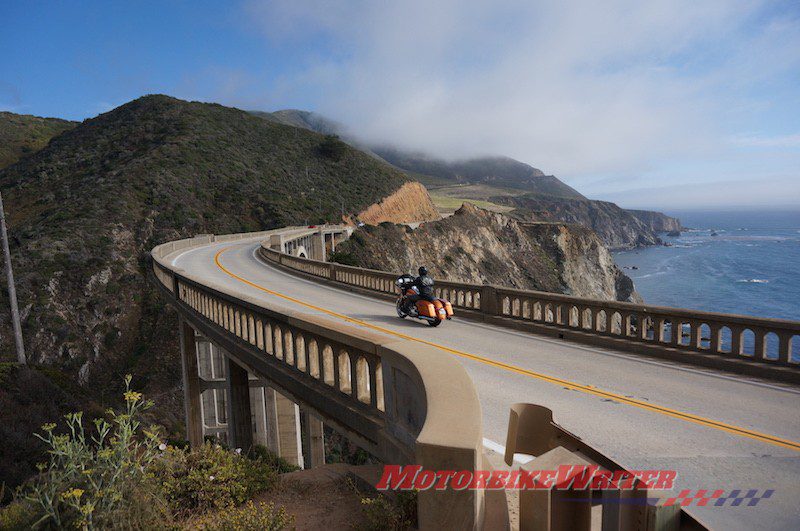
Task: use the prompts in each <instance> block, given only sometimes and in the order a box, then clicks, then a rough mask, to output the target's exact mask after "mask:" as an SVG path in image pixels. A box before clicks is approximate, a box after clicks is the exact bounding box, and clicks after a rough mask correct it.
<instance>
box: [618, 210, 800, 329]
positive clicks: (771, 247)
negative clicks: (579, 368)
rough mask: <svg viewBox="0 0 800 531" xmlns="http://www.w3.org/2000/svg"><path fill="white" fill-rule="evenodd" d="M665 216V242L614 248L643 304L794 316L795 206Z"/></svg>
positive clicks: (797, 314) (798, 269) (799, 268)
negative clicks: (678, 230)
mask: <svg viewBox="0 0 800 531" xmlns="http://www.w3.org/2000/svg"><path fill="white" fill-rule="evenodd" d="M669 214H670V215H673V216H676V217H679V218H680V219H681V222H682V224H683V225H684V227H691V230H689V231H686V232H684V233H682V234H681V236H680V237H675V238H672V237H669V236H666V235H662V238H663V239H664V240H665V241H666V242H667V243H669V244H671V247H663V246H658V247H649V248H646V249H637V250H633V251H624V252H619V253H615V259H616V261H617V263H618V264H619V266H620V267H622V268H624V269H625V273H626V274H627V275H628V276H630V277H631V278H632V279H633V281H634V283H635V284H636V289H637V290H638V291H639V293H640V294H641V295H642V297H643V298H644V300H645V302H646V303H649V304H656V305H659V306H674V307H679V308H690V309H697V310H706V311H712V312H724V313H736V314H744V315H754V316H759V317H774V318H783V319H792V320H798V321H800V210H799V211H794V212H786V211H782V212H755V211H738V212H696V211H685V212H670V213H669ZM712 234H716V236H713V235H712ZM633 267H637V268H638V269H632V268H633Z"/></svg>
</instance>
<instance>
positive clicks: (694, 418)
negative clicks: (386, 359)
mask: <svg viewBox="0 0 800 531" xmlns="http://www.w3.org/2000/svg"><path fill="white" fill-rule="evenodd" d="M230 248H231V247H225V248H224V249H222V250H220V251H219V252H218V253H217V254H216V255H214V263H215V264H216V265H217V267H218V268H219V269H220V270H222V272H223V273H225V274H226V275H228V276H230V277H232V278H235V279H236V280H239V281H241V282H243V283H245V284H247V285H248V286H251V287H253V288H256V289H257V290H260V291H263V292H264V293H268V294H270V295H273V296H275V297H279V298H281V299H283V300H286V301H289V302H292V303H295V304H299V305H300V306H304V307H306V308H308V309H310V310H315V311H318V312H322V313H324V314H327V315H330V316H331V317H336V318H337V319H341V320H343V321H347V322H349V323H353V324H356V325H359V326H363V327H366V328H370V329H372V330H377V331H379V332H383V333H384V334H389V335H392V336H395V337H400V338H403V339H407V340H409V341H416V342H417V343H422V344H425V345H429V346H431V347H434V348H437V349H439V350H442V351H444V352H449V353H450V354H454V355H456V356H459V357H462V358H466V359H470V360H473V361H477V362H479V363H483V364H485V365H490V366H492V367H497V368H500V369H504V370H507V371H510V372H515V373H517V374H522V375H524V376H528V377H530V378H536V379H537V380H542V381H545V382H550V383H552V384H556V385H559V386H561V387H565V388H567V389H570V390H573V391H579V392H581V393H586V394H590V395H594V396H599V397H602V398H608V399H611V400H614V401H616V402H620V403H623V404H628V405H630V406H634V407H638V408H640V409H644V410H647V411H653V412H655V413H659V414H661V415H666V416H668V417H673V418H676V419H680V420H685V421H687V422H692V423H694V424H699V425H701V426H706V427H709V428H713V429H716V430H720V431H724V432H728V433H731V434H733V435H739V436H741V437H747V438H748V439H754V440H756V441H760V442H764V443H767V444H773V445H775V446H780V447H783V448H789V449H791V450H796V451H800V443H798V442H795V441H790V440H787V439H781V438H779V437H775V436H773V435H768V434H766V433H760V432H757V431H754V430H749V429H747V428H742V427H739V426H734V425H732V424H726V423H724V422H719V421H716V420H712V419H707V418H704V417H700V416H698V415H692V414H691V413H684V412H682V411H677V410H675V409H670V408H668V407H664V406H659V405H656V404H651V403H648V402H644V401H642V400H636V399H635V398H629V397H627V396H623V395H619V394H616V393H612V392H610V391H603V390H602V389H598V388H596V387H594V386H591V385H582V384H578V383H575V382H571V381H569V380H563V379H561V378H556V377H553V376H548V375H546V374H541V373H538V372H534V371H530V370H528V369H523V368H522V367H517V366H515V365H509V364H508V363H503V362H501V361H496V360H493V359H490V358H485V357H483V356H478V355H476V354H470V353H468V352H463V351H461V350H456V349H454V348H450V347H446V346H444V345H439V344H437V343H432V342H430V341H426V340H424V339H419V338H417V337H414V336H409V335H406V334H403V333H401V332H396V331H394V330H390V329H388V328H383V327H381V326H377V325H374V324H371V323H367V322H364V321H361V320H359V319H354V318H352V317H348V316H347V315H344V314H341V313H336V312H333V311H331V310H328V309H326V308H321V307H319V306H315V305H313V304H309V303H307V302H305V301H301V300H299V299H296V298H294V297H290V296H288V295H284V294H283V293H278V292H277V291H274V290H271V289H269V288H265V287H264V286H261V285H259V284H256V283H255V282H252V281H250V280H247V279H246V278H244V277H241V276H239V275H237V274H236V273H234V272H233V271H231V270H229V269H228V268H226V267H225V266H223V265H222V263H221V262H220V257H221V256H222V254H223V253H224V252H225V251H227V250H228V249H230Z"/></svg>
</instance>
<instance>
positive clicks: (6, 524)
mask: <svg viewBox="0 0 800 531" xmlns="http://www.w3.org/2000/svg"><path fill="white" fill-rule="evenodd" d="M33 512H34V511H33V510H32V507H30V505H29V504H28V503H26V502H24V501H14V502H11V503H10V504H8V505H6V506H5V507H0V529H3V530H4V531H23V530H26V529H30V528H31V527H32V526H33V522H34V520H35V518H34V517H33Z"/></svg>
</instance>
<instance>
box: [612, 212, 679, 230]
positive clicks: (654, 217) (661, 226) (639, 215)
mask: <svg viewBox="0 0 800 531" xmlns="http://www.w3.org/2000/svg"><path fill="white" fill-rule="evenodd" d="M626 212H630V213H631V214H633V216H634V217H635V218H636V219H638V220H639V221H641V222H642V223H644V224H645V225H647V226H648V227H649V228H650V230H652V231H653V232H678V233H680V231H681V230H682V229H683V227H682V226H681V220H679V219H677V218H673V217H670V216H667V215H666V214H664V213H662V212H655V211H652V210H627V211H626Z"/></svg>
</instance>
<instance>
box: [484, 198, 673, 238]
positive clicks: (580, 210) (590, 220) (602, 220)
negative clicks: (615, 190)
mask: <svg viewBox="0 0 800 531" xmlns="http://www.w3.org/2000/svg"><path fill="white" fill-rule="evenodd" d="M491 200H492V201H493V202H496V203H499V204H505V205H510V206H514V207H516V208H517V210H516V211H515V212H514V216H515V217H517V218H518V219H521V220H525V221H551V222H563V223H574V224H577V225H582V226H584V227H587V228H590V229H592V230H593V231H595V232H596V233H597V235H598V236H600V239H601V240H602V241H603V243H605V245H606V246H607V247H609V248H610V249H613V250H617V249H631V248H634V247H644V246H648V245H658V244H660V243H661V239H660V238H659V236H658V232H660V230H656V229H655V228H654V227H658V226H659V223H661V224H663V225H665V226H668V224H669V222H668V221H667V220H672V222H674V223H675V224H677V225H678V226H680V222H679V221H678V220H674V219H673V218H668V217H667V216H664V215H663V214H659V213H653V214H658V215H657V216H653V218H652V219H651V220H649V222H648V223H645V222H644V221H642V220H641V219H639V217H637V216H636V215H634V214H633V212H632V211H629V210H625V209H623V208H620V207H619V206H617V205H616V204H614V203H610V202H608V201H595V200H591V199H562V198H554V197H547V196H540V195H534V194H528V195H523V196H517V197H510V196H500V197H493V198H492V199H491ZM639 212H642V215H643V217H644V211H639ZM648 214H649V213H648ZM659 216H661V217H659ZM662 217H663V219H662Z"/></svg>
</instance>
